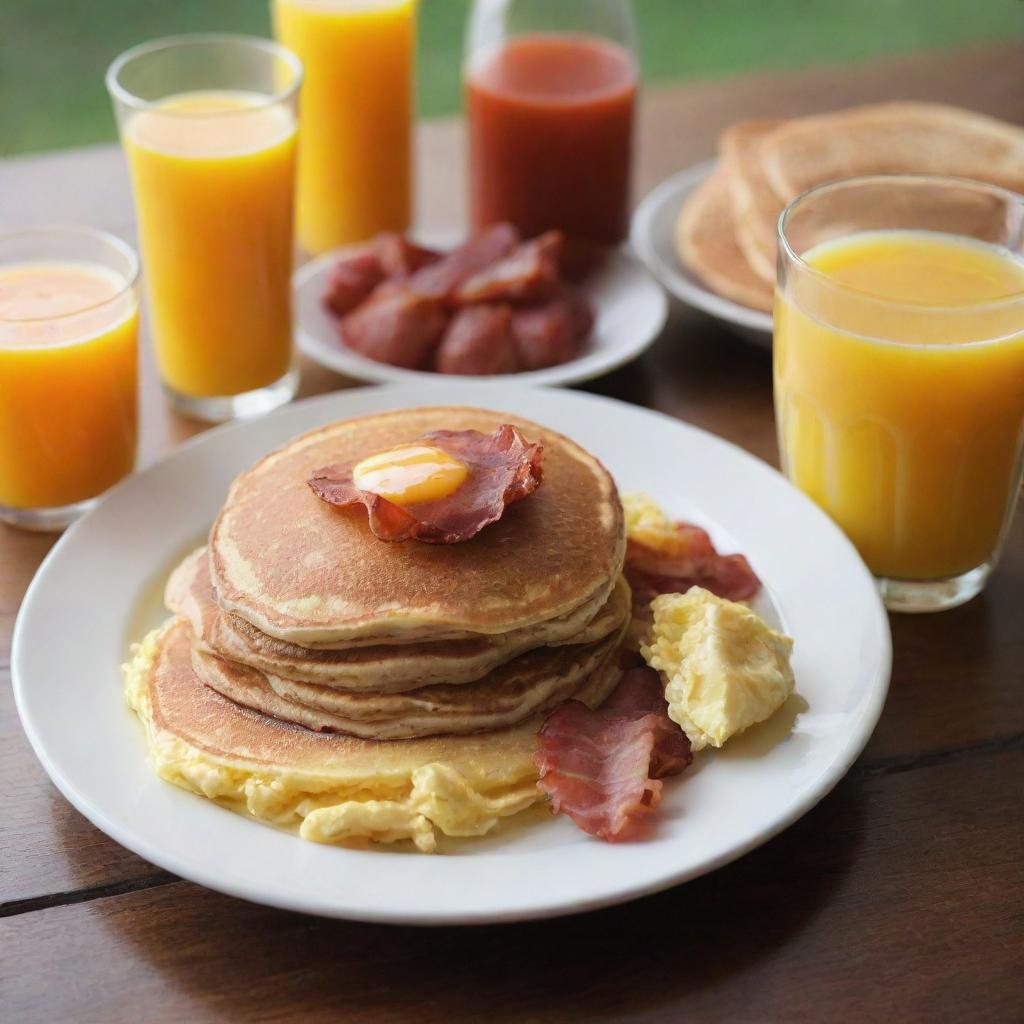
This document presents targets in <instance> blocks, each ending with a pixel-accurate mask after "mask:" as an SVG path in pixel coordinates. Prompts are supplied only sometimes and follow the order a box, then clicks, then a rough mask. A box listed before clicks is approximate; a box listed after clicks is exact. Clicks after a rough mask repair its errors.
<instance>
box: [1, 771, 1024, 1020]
mask: <svg viewBox="0 0 1024 1024" xmlns="http://www.w3.org/2000/svg"><path fill="white" fill-rule="evenodd" d="M995 777H998V778H1001V779H1003V780H1004V782H1005V785H1000V786H996V787H993V786H992V780H993V778H995ZM1022 788H1024V752H1021V751H1016V752H1009V753H1005V754H1002V755H1000V756H996V757H990V758H973V757H967V758H964V759H961V760H956V761H952V762H950V763H947V764H942V765H936V766H933V767H930V768H925V769H922V770H919V771H914V772H899V773H893V774H889V775H884V776H871V775H863V774H858V773H857V772H855V773H854V774H853V775H852V776H850V777H848V778H847V780H846V781H845V782H843V783H842V784H841V785H840V786H839V788H838V789H837V790H836V792H835V793H834V794H833V795H832V796H831V797H830V798H829V799H828V800H826V801H825V802H824V803H823V804H821V805H820V806H819V807H818V808H817V809H816V810H814V811H812V812H811V813H810V814H808V815H807V816H806V817H805V818H804V819H803V820H802V821H801V822H799V823H798V824H797V825H795V826H794V827H793V828H792V829H790V830H789V831H788V832H787V833H786V834H785V835H784V836H781V837H779V838H778V839H776V840H774V841H773V842H771V843H769V844H768V845H767V846H765V847H763V848H762V849H760V850H758V851H756V852H755V853H753V854H751V855H749V856H747V857H745V858H744V859H742V860H741V861H739V862H737V863H735V864H733V865H731V866H729V867H727V868H725V869H723V870H721V871H718V872H716V873H715V874H713V875H710V876H707V877H705V878H702V879H699V880H697V881H695V882H691V883H689V884H687V885H685V886H681V887H679V888H677V889H675V890H672V891H671V892H668V893H664V894H662V895H659V896H655V897H651V898H648V899H646V900H641V901H639V902H637V903H635V904H632V905H630V906H626V907H621V908H616V909H613V910H608V911H601V912H598V913H594V914H588V915H584V916H582V917H578V918H568V919H564V920H560V921H549V922H537V923H532V924H523V925H513V926H501V927H490V928H479V929H473V930H472V931H467V930H465V929H455V928H445V929H419V930H418V929H412V928H404V929H399V928H390V927H386V926H372V925H356V924H347V923H342V922H332V921H322V920H317V919H314V918H307V917H302V916H299V915H295V914H287V913H282V912H280V911H274V910H270V909H267V908H262V907H256V906H253V905H250V904H245V903H240V902H238V901H235V900H232V899H230V898H228V897H224V896H219V895H216V894H214V893H211V892H208V891H205V890H203V889H200V888H198V887H196V886H193V885H190V884H186V883H176V884H174V885H167V886H163V887H160V888H156V889H153V890H150V891H148V892H141V893H135V894H131V895H125V896H117V897H113V898H110V899H100V900H96V901H95V902H92V903H90V904H86V905H80V906H75V907H66V908H57V909H53V910H42V911H38V912H36V913H33V914H28V915H24V916H22V917H18V918H10V919H8V920H6V921H0V948H3V949H4V950H5V960H6V968H7V970H8V972H9V982H8V984H7V996H6V1005H7V1008H8V1012H9V1018H10V1019H11V1020H17V1021H20V1022H33V1021H55V1020H74V1021H76V1022H77V1024H91V1022H96V1024H101V1022H102V1024H119V1022H122V1021H123V1022H126V1024H135V1022H136V1021H137V1020H138V1019H139V1015H140V1014H141V1017H142V1019H144V1020H146V1021H147V1022H153V1024H155V1022H161V1021H167V1022H172V1021H181V1020H188V1021H190V1022H195V1024H199V1022H213V1021H238V1020H245V1021H261V1022H281V1024H284V1022H291V1021H296V1020H300V1019H301V1020H303V1021H305V1022H308V1024H315V1022H318V1021H324V1022H327V1021H339V1020H340V1021H346V1022H352V1024H362V1022H366V1024H369V1022H376V1021H392V1022H393V1021H417V1022H425V1021H449V1022H453V1024H456V1022H462V1021H467V1022H468V1021H480V1020H484V1019H486V1020H489V1021H492V1022H494V1024H504V1022H509V1024H513V1022H514V1024H522V1022H524V1021H528V1022H533V1021H536V1022H541V1021H543V1022H556V1021H569V1020H579V1021H587V1022H590V1021H609V1022H610V1021H625V1020H630V1021H651V1022H654V1021H681V1020H701V1021H708V1022H715V1021H729V1022H731V1024H743V1022H749V1024H763V1022H766V1021H787V1022H804V1021H806V1022H818V1021H822V1020H830V1021H844V1020H866V1021H880V1020H890V1021H900V1022H904V1021H931V1022H936V1021H953V1020H967V1021H972V1022H974V1021H1011V1020H1013V1019H1014V1015H1015V1014H1016V1013H1017V1011H1019V1009H1020V1006H1021V1005H1022V1002H1021V1001H1022V1000H1024V947H1022V946H1021V943H1020V941H1019V939H1020V926H1021V922H1022V918H1024V890H1022V888H1021V885H1020V876H1019V862H1018V856H1019V851H1020V840H1021V825H1020V816H1019V813H1018V811H1019V804H1018V800H1017V794H1018V793H1019V792H1020V791H1021V790H1022ZM982 793H984V794H985V798H984V799H979V794H982Z"/></svg>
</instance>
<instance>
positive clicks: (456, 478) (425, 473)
mask: <svg viewBox="0 0 1024 1024" xmlns="http://www.w3.org/2000/svg"><path fill="white" fill-rule="evenodd" d="M468 472H469V469H468V467H467V466H466V465H465V464H464V463H462V462H460V461H459V460H458V459H456V458H455V457H454V456H452V455H449V454H448V452H446V451H443V450H442V449H440V448H434V447H432V446H430V445H425V444H412V445H404V446H402V447H400V448H392V449H391V450H390V451H386V452H379V453H378V454H376V455H371V456H369V457H368V458H365V459H363V460H362V462H360V463H358V464H357V465H356V467H355V469H353V470H352V481H353V483H354V484H355V485H356V487H358V488H359V489H360V490H361V491H370V492H372V493H373V494H379V495H380V496H381V497H382V498H387V500H388V501H391V502H394V504H396V505H402V506H406V505H421V504H423V503H425V502H428V501H439V500H440V499H441V498H446V497H447V496H448V495H449V494H451V493H452V492H454V491H455V490H457V489H458V488H459V487H460V486H461V485H462V483H463V481H464V480H465V479H466V475H467V474H468Z"/></svg>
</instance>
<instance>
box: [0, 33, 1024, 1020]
mask: <svg viewBox="0 0 1024 1024" xmlns="http://www.w3.org/2000/svg"><path fill="white" fill-rule="evenodd" d="M1022 57H1024V47H1022V46H1021V45H1019V44H1013V45H1009V46H1005V47H1000V48H988V49H983V50H976V51H966V52H960V53H956V54H938V55H928V56H920V57H912V58H902V59H898V60H888V61H880V62H873V63H872V64H870V65H864V66H860V67H854V68H841V69H834V68H823V69H816V70H812V71H803V72H798V73H787V72H780V73H776V74H768V75H758V76H751V77H747V78H737V79H730V80H724V81H714V82H706V83H695V84H688V85H686V86H680V87H669V88H662V89H656V90H650V91H649V92H648V94H647V95H646V97H645V101H644V109H643V113H642V118H641V126H640V147H639V161H638V168H639V173H638V180H637V193H638V194H642V193H643V192H646V191H647V190H648V189H649V188H651V187H652V186H653V185H654V184H656V183H657V182H658V181H660V180H661V179H662V178H664V177H665V176H666V175H668V174H670V173H672V172H673V171H675V170H677V169H679V168H681V167H683V166H685V165H687V164H689V163H691V162H693V161H694V160H697V159H701V158H704V157H706V156H708V155H710V154H711V153H712V152H713V149H714V142H715V139H716V138H717V135H718V133H719V132H720V130H721V129H722V128H723V127H725V126H726V125H727V124H729V123H730V122H732V121H735V120H738V119H741V118H745V117H756V116H769V115H789V114H797V113H805V112H813V111H817V110H822V109H828V108H833V107H837V106H842V105H846V104H851V103H856V102H866V101H874V100H878V99H884V98H922V99H944V100H949V101H953V102H958V103H961V104H963V105H966V106H973V107H975V108H977V109H979V110H983V111H988V112H990V113H994V114H997V115H999V116H1002V117H1005V118H1008V119H1010V120H1014V121H1017V122H1022V121H1024V92H1022V91H1021V90H1020V88H1019V69H1020V65H1021V58H1022ZM461 146H462V133H461V128H460V126H459V125H458V124H457V123H456V122H439V123H434V124H430V125H426V126H423V127H422V128H421V130H420V133H419V138H418V152H419V157H420V178H419V196H418V202H419V214H420V221H421V223H423V224H425V225H427V226H446V225H447V226H450V225H454V224H458V223H459V222H460V218H461V196H462V194H463V187H462V182H463V179H462V158H461ZM69 182H73V183H74V187H68V183H69ZM55 219H57V220H71V221H79V222H82V223H91V224H94V225H96V226H99V227H106V228H108V229H110V230H114V231H116V232H118V233H120V234H122V235H124V236H125V237H127V238H131V237H132V234H133V218H132V211H131V202H130V196H129V194H128V190H127V187H126V177H125V175H124V170H123V162H122V160H121V157H120V154H119V153H118V152H117V150H116V149H114V148H112V147H96V148H93V149H90V150H84V151H75V152H70V153H66V154H55V155H49V156H45V157H28V158H17V159H14V160H8V161H0V223H2V224H4V225H5V226H14V225H17V224H27V223H33V222H38V221H44V220H50V221H52V220H55ZM144 353H145V355H144V371H143V391H142V396H143V397H142V422H143V430H142V442H141V446H140V462H141V463H143V464H144V463H147V462H149V461H151V460H152V459H154V458H156V457H158V456H159V455H160V454H162V453H163V452H165V451H167V450H168V449H169V448H171V447H172V446H173V445H174V444H176V443H178V442H180V441H181V440H182V439H184V438H186V437H188V436H190V435H191V434H193V433H195V432H196V431H197V430H199V429H201V428H200V427H199V426H198V425H196V424H194V423H189V422H188V421H186V420H183V419H181V418H180V417H177V416H174V415H173V414H171V413H170V412H169V411H168V410H167V408H166V405H165V404H164V402H163V399H162V397H161V395H160V393H159V386H158V384H157V382H156V377H155V375H154V373H153V369H152V365H151V356H150V354H149V346H148V344H147V345H145V346H144ZM302 369H303V388H302V392H303V394H313V393H317V392H321V391H326V390H332V389H335V388H339V387H344V386H348V385H349V384H350V383H351V382H348V381H345V380H344V379H342V378H340V377H337V376H335V375H333V374H331V373H329V372H327V371H323V370H320V369H318V368H315V367H312V366H310V365H308V364H303V367H302ZM588 390H592V391H595V392H598V393H602V394H608V395H612V396H615V397H618V398H621V399H624V400H627V401H631V402H636V403H639V404H642V405H646V406H649V407H651V408H655V409H658V410H661V411H663V412H666V413H668V414H669V415H672V416H675V417H679V418H681V419H684V420H686V421H688V422H690V423H693V424H695V425H697V426H700V427H703V428H705V429H707V430H710V431H713V432H714V433H717V434H720V435H721V436H723V437H725V438H727V439H728V440H731V441H733V442H734V443H736V444H738V445H740V446H741V447H744V448H746V449H747V450H749V451H751V452H753V453H754V454H755V455H758V456H759V457H761V458H763V459H766V460H767V461H769V462H772V463H775V462H776V460H777V452H776V446H775V438H774V431H773V426H772V408H771V365H770V359H769V357H768V355H767V354H766V353H764V352H760V351H757V350H755V349H752V348H750V347H749V346H747V345H745V344H744V343H742V342H741V341H738V340H737V339H735V338H734V337H732V336H731V335H729V334H728V333H726V332H724V331H722V330H721V329H720V328H718V327H716V326H715V325H713V324H711V323H710V322H709V321H707V320H705V319H702V318H700V317H699V316H696V315H694V314H690V313H684V312H683V311H681V310H679V309H676V310H675V311H674V312H673V317H672V320H671V322H670V325H669V328H668V329H667V330H666V332H665V334H664V336H663V337H662V338H661V339H660V340H659V342H658V343H657V344H656V345H655V346H654V347H653V348H652V349H651V350H650V351H649V352H648V353H647V354H646V355H645V356H644V358H643V359H641V360H639V361H638V362H636V363H634V364H632V365H631V366H628V367H626V368H624V369H622V370H620V371H618V372H616V373H615V374H612V375H610V376H608V377H605V378H603V379H602V380H600V381H597V382H594V383H593V384H592V385H588ZM665 471H666V473H685V467H684V466H675V465H673V464H671V461H670V459H667V460H666V468H665ZM753 514H756V509H755V510H753ZM51 544H52V540H51V539H50V538H47V537H42V536H36V535H31V534H21V533H17V532H15V531H11V530H7V529H5V528H3V527H0V772H3V778H4V779H5V782H6V788H5V798H6V799H5V802H4V822H3V827H2V831H0V914H2V913H4V912H5V911H4V909H3V907H4V905H6V910H7V912H10V913H12V914H13V916H9V917H7V918H6V919H4V920H3V921H0V950H2V951H3V953H2V955H0V1017H2V1019H4V1020H6V1019H11V1020H18V1021H26V1022H34V1021H47V1022H48V1021H52V1020H57V1019H68V1020H74V1021H76V1022H77V1021H82V1022H88V1021H110V1022H117V1021H121V1020H131V1021H132V1022H133V1024H134V1022H135V1021H137V1020H139V1019H142V1020H146V1021H163V1020H166V1021H179V1020H195V1021H221V1020H228V1021H233V1020H237V1019H240V1018H244V1019H250V1020H253V1021H291V1020H295V1019H300V1018H301V1019H303V1020H309V1021H318V1020H328V1019H330V1020H337V1019H344V1020H351V1021H356V1022H362V1021H367V1022H369V1021H387V1022H395V1021H397V1022H404V1021H410V1022H411V1021H422V1020H436V1019H442V1018H450V1019H451V1020H453V1021H460V1020H479V1019H481V1018H482V1017H484V1016H486V1017H490V1018H493V1019H494V1020H495V1021H497V1022H501V1021H505V1020H510V1021H511V1020H516V1021H523V1022H534V1021H538V1022H539V1021H560V1020H568V1019H578V1020H586V1021H591V1020H603V1021H604V1020H606V1021H615V1020H637V1021H676V1020H679V1019H688V1018H689V1017H691V1016H692V1017H693V1018H694V1019H701V1020H706V1021H716V1020H726V1019H727V1020H729V1021H738V1022H746V1021H750V1022H761V1021H771V1020H786V1021H804V1020H806V1021H817V1020H821V1019H830V1020H847V1019H857V1020H876V1019H883V1018H886V1019H890V1020H899V1021H903V1020H908V1021H910V1020H927V1021H939V1020H947V1019H966V1020H971V1021H974V1020H978V1021H984V1020H993V1021H1003V1020H1011V1019H1014V1015H1015V1013H1016V1014H1017V1016H1019V1008H1020V1006H1021V1005H1024V988H1022V983H1021V980H1020V979H1021V978H1022V977H1024V961H1022V952H1021V943H1020V936H1021V934H1022V931H1024V880H1022V876H1021V871H1020V867H1019V854H1020V850H1021V848H1022V846H1024V824H1022V817H1021V814H1020V802H1019V794H1020V792H1021V790H1022V784H1024V741H1022V737H1024V699H1022V694H1021V686H1020V684H1021V678H1022V669H1021V665H1024V629H1022V628H1021V614H1022V611H1024V517H1021V516H1018V520H1017V522H1016V523H1015V525H1014V528H1013V530H1012V532H1011V536H1010V540H1009V543H1008V546H1007V551H1006V555H1005V557H1004V560H1003V564H1002V565H1001V566H1000V568H999V570H998V572H997V573H996V574H995V576H994V578H993V580H992V582H991V584H990V586H989V589H988V591H987V592H986V594H985V595H984V596H982V597H981V598H979V599H977V600H975V601H973V602H971V603H970V604H969V605H967V606H966V607H964V608H961V609H958V610H956V611H954V612H949V613H946V614H944V615H942V616H940V617H928V616H922V617H914V616H903V617H896V618H894V619H893V632H894V645H895V669H894V676H893V682H892V686H891V689H890V696H889V700H888V703H887V706H886V710H885V713H884V715H883V717H882V720H881V722H880V724H879V726H878V729H877V730H876V732H875V735H874V737H873V738H872V740H871V742H870V744H869V746H868V748H867V750H866V752H865V754H864V756H863V757H862V758H861V760H860V761H859V762H858V764H857V766H856V767H855V768H854V770H853V772H852V773H851V775H850V776H849V777H848V778H847V779H846V780H845V781H844V782H843V783H842V784H841V785H840V786H839V788H838V789H837V791H836V792H835V793H834V794H833V795H832V796H830V797H829V798H828V799H827V800H825V801H824V802H823V804H822V805H821V806H820V807H819V808H817V809H816V810H815V811H813V812H812V813H811V814H810V815H808V816H807V817H806V818H805V819H803V820H802V821H801V822H800V823H798V824H797V825H796V826H794V827H793V828H791V829H790V830H788V831H787V832H785V833H784V834H783V835H782V836H780V837H778V838H777V839H775V840H774V841H773V842H772V843H770V844H769V845H768V846H767V847H765V848H763V849H762V850H760V851H757V852H755V853H753V854H752V855H750V856H748V857H746V858H744V859H743V860H742V861H740V862H738V863H737V864H735V865H732V866H730V867H728V868H726V869H724V870H723V871H720V872H716V873H715V874H713V875H711V876H709V877H707V878H704V879H701V880H699V881H697V882H694V883H690V884H688V885H686V886H683V887H681V888H679V889H677V890H675V891H673V892H671V893H667V894H663V895H661V896H658V897H652V898H650V899H648V900H644V901H640V902H639V903H636V904H634V905H632V906H629V907H623V908H619V909H616V910H612V911H605V912H602V913H600V914H594V915H588V916H586V917H583V918H580V919H576V920H565V921H559V922H549V923H544V924H535V925H522V926H512V927H503V928H488V929H479V930H476V931H474V932H472V933H466V932H464V931H459V930H455V929H445V930H441V931H417V930H414V929H392V928H383V927H370V926H359V925H347V924H341V923H332V922H322V921H317V920H313V919H309V918H302V917H299V916H296V915H290V914H283V913H280V912H276V911H271V910H267V909H264V908H259V907H254V906H250V905H247V904H244V903H241V902H238V901H235V900H231V899H228V898H226V897H221V896H218V895H216V894H213V893H209V892H206V891H204V890H202V889H199V888H197V887H195V886H192V885H190V884H187V883H184V882H176V881H174V880H172V879H170V876H167V875H164V874H163V873H161V872H158V871H157V870H156V869H155V868H153V867H152V866H150V865H148V864H146V863H145V862H144V861H141V860H139V859H138V858H136V857H134V856H133V855H131V854H129V853H127V852H126V851H124V850H122V849H121V848H120V847H118V846H117V845H116V844H115V843H113V842H112V841H110V840H108V839H107V838H106V837H105V836H103V835H102V834H101V833H99V832H98V831H97V830H96V829H94V828H93V827H92V826H91V825H90V824H89V823H88V822H87V821H86V820H85V819H84V818H82V817H81V816H80V815H78V813H77V812H76V811H74V810H73V809H72V808H71V807H70V805H68V804H67V803H66V802H65V801H64V800H63V798H61V797H60V795H59V794H58V793H57V791H56V790H55V789H54V787H53V786H52V785H51V784H50V783H49V781H48V780H47V778H46V777H45V775H44V773H43V771H42V769H41V768H40V766H39V765H38V763H37V762H36V760H35V758H34V757H33V756H32V754H31V751H30V749H29V747H28V743H27V741H26V740H25V738H24V736H23V735H22V734H21V731H20V729H19V727H18V724H17V720H16V716H15V713H14V709H13V702H12V699H11V694H10V688H9V680H8V677H7V674H6V673H5V672H4V671H3V669H4V667H6V665H7V663H8V661H9V656H10V638H11V629H12V626H13V621H14V616H15V614H16V611H17V608H18V606H19V604H20V602H21V599H22V597H23V594H24V592H25V589H26V587H27V585H28V583H29V581H30V579H31V576H32V574H33V572H34V571H35V569H36V567H37V566H38V564H39V562H40V561H41V559H42V558H43V557H44V555H45V553H46V551H47V550H48V549H49V547H50V546H51ZM822 571H823V572H825V571H827V567H823V569H822ZM136 889H139V890H141V891H134V890H136Z"/></svg>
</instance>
